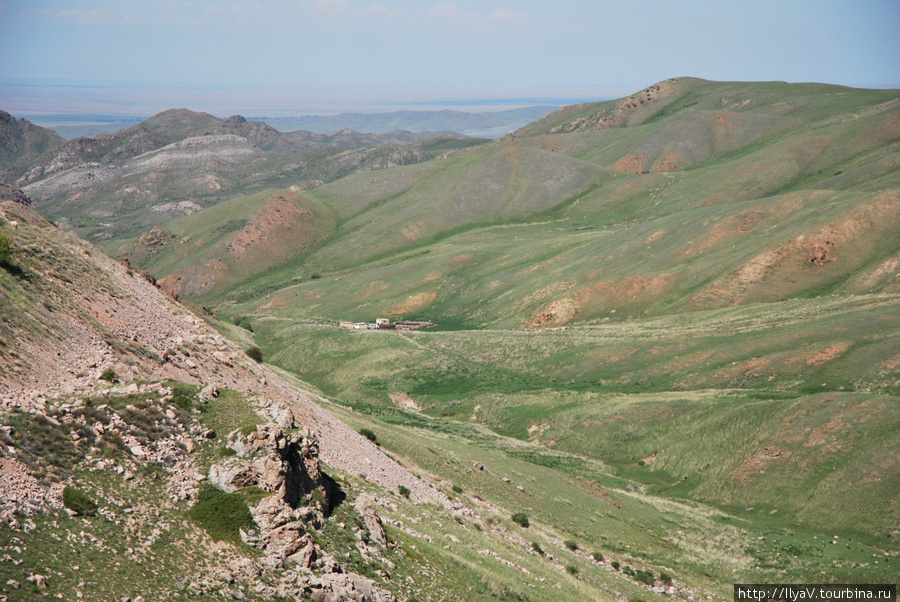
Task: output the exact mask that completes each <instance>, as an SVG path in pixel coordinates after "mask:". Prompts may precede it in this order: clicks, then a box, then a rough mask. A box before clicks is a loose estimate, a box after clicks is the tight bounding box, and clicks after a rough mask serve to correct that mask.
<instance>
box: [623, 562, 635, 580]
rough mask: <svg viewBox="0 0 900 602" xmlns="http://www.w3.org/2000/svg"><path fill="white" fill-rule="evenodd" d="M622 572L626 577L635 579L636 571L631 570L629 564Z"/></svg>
mask: <svg viewBox="0 0 900 602" xmlns="http://www.w3.org/2000/svg"><path fill="white" fill-rule="evenodd" d="M622 572H623V573H625V574H626V575H629V576H631V577H634V569H633V568H631V567H630V566H628V565H627V564H626V565H625V566H624V567H622Z"/></svg>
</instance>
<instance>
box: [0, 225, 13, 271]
mask: <svg viewBox="0 0 900 602" xmlns="http://www.w3.org/2000/svg"><path fill="white" fill-rule="evenodd" d="M12 256H13V242H12V239H11V238H10V237H9V235H8V234H6V233H5V232H0V265H12Z"/></svg>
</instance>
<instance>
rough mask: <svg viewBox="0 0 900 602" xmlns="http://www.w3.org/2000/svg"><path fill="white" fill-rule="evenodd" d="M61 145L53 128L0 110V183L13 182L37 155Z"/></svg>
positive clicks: (61, 139)
mask: <svg viewBox="0 0 900 602" xmlns="http://www.w3.org/2000/svg"><path fill="white" fill-rule="evenodd" d="M63 144H65V140H64V139H63V138H62V137H60V136H59V135H58V134H57V133H56V132H54V131H53V130H49V129H47V128H42V127H40V126H37V125H35V124H33V123H31V122H30V121H27V120H25V119H16V118H15V117H13V116H12V115H10V114H9V113H7V112H5V111H0V182H8V183H12V182H14V181H15V180H16V179H18V178H19V177H20V176H21V175H22V173H24V171H25V170H26V169H27V168H28V167H29V166H30V165H32V164H33V163H34V162H35V161H36V160H38V158H39V157H41V156H42V155H44V154H46V153H48V152H50V151H52V150H53V149H55V148H58V147H60V146H62V145H63Z"/></svg>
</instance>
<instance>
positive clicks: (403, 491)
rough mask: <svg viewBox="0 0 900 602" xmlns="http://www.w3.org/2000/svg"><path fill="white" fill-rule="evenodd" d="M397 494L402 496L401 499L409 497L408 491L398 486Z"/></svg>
mask: <svg viewBox="0 0 900 602" xmlns="http://www.w3.org/2000/svg"><path fill="white" fill-rule="evenodd" d="M397 492H398V493H399V494H400V495H402V496H403V497H409V489H407V488H406V487H404V486H403V485H400V486H399V487H397Z"/></svg>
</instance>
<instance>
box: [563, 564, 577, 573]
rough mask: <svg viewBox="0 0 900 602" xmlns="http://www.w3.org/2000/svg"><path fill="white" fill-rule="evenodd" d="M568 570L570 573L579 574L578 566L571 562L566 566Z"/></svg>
mask: <svg viewBox="0 0 900 602" xmlns="http://www.w3.org/2000/svg"><path fill="white" fill-rule="evenodd" d="M566 572H567V573H569V574H570V575H577V574H578V567H577V566H575V565H574V564H570V565H568V566H567V567H566Z"/></svg>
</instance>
